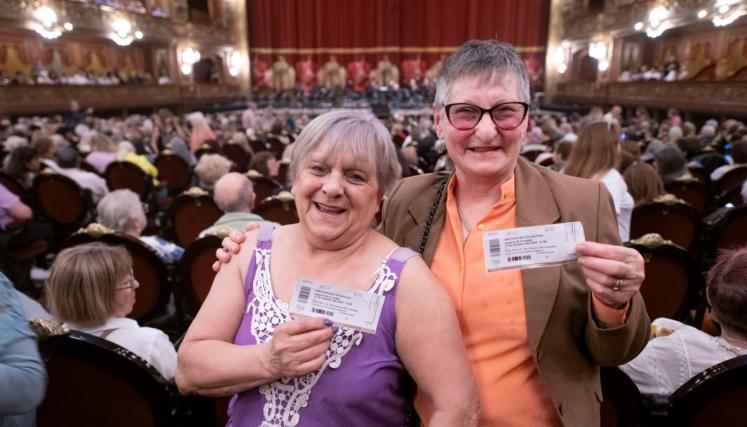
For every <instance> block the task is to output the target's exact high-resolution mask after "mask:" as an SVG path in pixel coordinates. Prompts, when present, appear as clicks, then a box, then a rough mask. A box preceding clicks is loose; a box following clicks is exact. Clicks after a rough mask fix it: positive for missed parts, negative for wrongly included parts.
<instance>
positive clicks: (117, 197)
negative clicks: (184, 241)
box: [96, 189, 184, 263]
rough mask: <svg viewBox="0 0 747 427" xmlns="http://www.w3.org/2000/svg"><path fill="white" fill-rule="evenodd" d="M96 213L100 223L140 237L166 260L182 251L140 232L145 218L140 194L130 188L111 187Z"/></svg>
mask: <svg viewBox="0 0 747 427" xmlns="http://www.w3.org/2000/svg"><path fill="white" fill-rule="evenodd" d="M96 214H97V217H98V218H97V221H98V222H99V224H101V225H103V226H104V227H107V228H110V229H111V230H113V231H114V232H116V233H120V234H124V235H127V236H130V237H132V238H135V239H139V240H140V241H142V242H143V243H145V244H146V245H148V246H149V247H150V248H151V249H153V250H154V251H155V252H156V253H157V254H158V256H160V257H161V259H163V261H164V262H166V263H174V262H177V261H179V260H180V259H181V257H182V254H184V249H183V248H182V247H180V246H178V245H176V244H175V243H173V242H169V241H168V240H165V239H162V238H160V237H158V236H143V235H142V233H143V230H145V227H146V225H148V219H147V218H146V216H145V208H144V205H143V204H142V203H141V202H140V198H139V197H138V196H137V194H135V193H134V192H132V191H131V190H127V189H123V190H114V191H112V192H111V193H109V194H107V195H106V196H104V198H103V199H101V201H100V202H99V204H98V205H97V206H96Z"/></svg>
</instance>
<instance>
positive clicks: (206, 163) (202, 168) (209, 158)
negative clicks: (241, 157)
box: [195, 154, 231, 191]
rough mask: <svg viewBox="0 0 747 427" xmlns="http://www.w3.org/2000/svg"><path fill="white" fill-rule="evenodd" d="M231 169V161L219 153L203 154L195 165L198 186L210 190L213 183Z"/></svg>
mask: <svg viewBox="0 0 747 427" xmlns="http://www.w3.org/2000/svg"><path fill="white" fill-rule="evenodd" d="M230 171H231V161H230V160H228V159H227V158H225V157H223V156H221V155H220V154H203V155H202V157H200V160H198V161H197V165H196V166H195V175H197V178H198V179H199V181H200V188H202V189H203V190H206V191H212V190H213V186H214V185H215V183H216V182H217V181H218V180H219V179H220V178H221V177H222V176H223V175H225V174H227V173H228V172H230Z"/></svg>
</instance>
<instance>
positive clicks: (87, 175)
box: [57, 147, 109, 203]
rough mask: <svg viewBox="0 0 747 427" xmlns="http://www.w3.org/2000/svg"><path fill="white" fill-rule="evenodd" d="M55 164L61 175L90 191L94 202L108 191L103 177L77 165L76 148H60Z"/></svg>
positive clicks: (78, 163) (78, 161)
mask: <svg viewBox="0 0 747 427" xmlns="http://www.w3.org/2000/svg"><path fill="white" fill-rule="evenodd" d="M57 164H58V166H59V171H58V172H59V173H60V174H61V175H65V176H66V177H68V178H70V179H72V180H73V181H75V182H77V183H78V185H80V186H81V188H85V189H87V190H90V191H91V197H92V199H93V202H94V203H98V201H99V200H101V198H102V197H104V196H105V195H106V194H107V193H108V192H109V188H108V187H107V186H106V181H105V180H104V178H102V177H100V176H98V175H96V174H95V173H93V172H88V171H84V170H83V169H80V168H79V167H78V166H79V165H80V157H79V156H78V151H77V150H76V149H74V148H72V147H67V148H63V149H62V150H60V152H59V153H58V154H57Z"/></svg>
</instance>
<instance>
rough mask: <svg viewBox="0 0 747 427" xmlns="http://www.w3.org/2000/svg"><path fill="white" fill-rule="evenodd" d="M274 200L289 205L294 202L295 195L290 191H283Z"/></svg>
mask: <svg viewBox="0 0 747 427" xmlns="http://www.w3.org/2000/svg"><path fill="white" fill-rule="evenodd" d="M273 198H274V199H277V200H280V201H281V202H283V203H289V202H292V201H293V193H291V192H290V191H281V192H279V193H278V194H276V195H275V196H274V197H273Z"/></svg>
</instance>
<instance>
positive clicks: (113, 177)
mask: <svg viewBox="0 0 747 427" xmlns="http://www.w3.org/2000/svg"><path fill="white" fill-rule="evenodd" d="M104 178H105V179H106V186H107V187H109V190H110V191H114V190H120V189H123V188H126V189H128V190H131V191H132V192H134V193H135V194H137V195H138V197H140V200H143V201H146V200H148V196H149V195H150V191H151V189H152V188H153V179H152V178H151V177H149V176H148V175H147V174H146V173H145V172H144V171H143V170H142V169H140V168H139V167H138V166H137V165H135V164H133V163H130V162H111V163H109V166H107V167H106V171H105V172H104Z"/></svg>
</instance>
